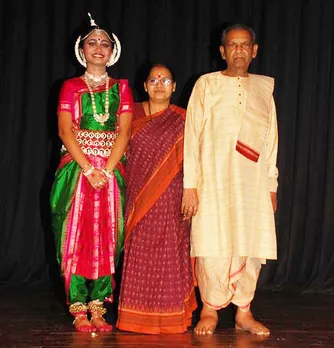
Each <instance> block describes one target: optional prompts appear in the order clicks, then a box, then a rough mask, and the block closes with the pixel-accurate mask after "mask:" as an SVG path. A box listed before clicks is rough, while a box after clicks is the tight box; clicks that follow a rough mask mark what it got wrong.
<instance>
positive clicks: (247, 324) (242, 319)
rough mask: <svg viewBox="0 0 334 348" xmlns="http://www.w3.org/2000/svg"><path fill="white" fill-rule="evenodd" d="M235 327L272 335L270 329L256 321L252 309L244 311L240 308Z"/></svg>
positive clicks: (262, 334) (261, 334)
mask: <svg viewBox="0 0 334 348" xmlns="http://www.w3.org/2000/svg"><path fill="white" fill-rule="evenodd" d="M235 328H236V329H237V330H244V331H248V332H250V333H252V334H255V335H260V336H269V335H270V331H269V329H268V328H267V327H265V326H264V325H263V324H261V323H260V322H258V321H256V320H255V319H254V317H253V314H252V312H251V311H250V310H249V311H247V312H243V311H242V310H240V309H239V308H238V310H237V314H236V316H235Z"/></svg>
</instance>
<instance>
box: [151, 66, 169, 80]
mask: <svg viewBox="0 0 334 348" xmlns="http://www.w3.org/2000/svg"><path fill="white" fill-rule="evenodd" d="M150 77H157V78H158V79H161V78H162V77H168V78H170V79H171V78H172V75H171V73H170V72H169V70H168V69H166V68H159V67H158V68H153V69H152V70H151V73H150Z"/></svg>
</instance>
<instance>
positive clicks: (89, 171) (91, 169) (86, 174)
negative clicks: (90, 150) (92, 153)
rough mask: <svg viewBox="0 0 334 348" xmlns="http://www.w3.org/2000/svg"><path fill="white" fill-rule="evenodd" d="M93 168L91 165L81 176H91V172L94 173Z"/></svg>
mask: <svg viewBox="0 0 334 348" xmlns="http://www.w3.org/2000/svg"><path fill="white" fill-rule="evenodd" d="M94 169H95V168H94V166H93V165H92V166H91V167H90V168H89V169H88V170H87V171H86V172H82V174H83V175H84V176H88V175H90V174H92V173H93V171H94Z"/></svg>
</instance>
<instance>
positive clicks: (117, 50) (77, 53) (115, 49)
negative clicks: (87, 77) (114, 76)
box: [74, 13, 121, 68]
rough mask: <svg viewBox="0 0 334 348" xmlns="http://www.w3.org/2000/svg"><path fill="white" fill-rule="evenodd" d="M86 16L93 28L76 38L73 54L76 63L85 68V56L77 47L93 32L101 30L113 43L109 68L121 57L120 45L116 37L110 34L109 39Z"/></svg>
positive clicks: (91, 19) (90, 17) (92, 20)
mask: <svg viewBox="0 0 334 348" xmlns="http://www.w3.org/2000/svg"><path fill="white" fill-rule="evenodd" d="M88 16H89V19H90V26H91V27H93V28H92V30H91V31H90V32H89V33H88V34H87V35H85V36H84V37H81V35H80V36H79V37H78V38H77V41H76V42H75V45H74V53H75V56H76V58H77V60H78V62H79V63H80V64H81V65H82V66H84V67H85V68H86V67H87V63H86V59H85V56H84V54H83V52H82V49H80V47H79V46H80V42H81V41H83V40H85V39H86V38H87V37H88V36H89V35H90V34H91V33H92V32H93V31H95V30H101V31H103V32H104V33H105V34H106V35H107V36H108V38H109V40H110V41H111V42H113V43H114V47H113V51H112V54H111V56H110V59H109V61H108V63H107V66H108V67H109V66H112V65H114V64H115V63H117V61H118V59H119V57H120V56H121V43H120V42H119V40H118V38H117V36H116V35H115V34H114V33H111V36H112V37H110V36H109V34H108V33H107V32H106V31H105V30H103V29H100V28H99V26H98V25H97V24H96V23H95V20H94V19H93V18H92V16H91V14H90V13H88Z"/></svg>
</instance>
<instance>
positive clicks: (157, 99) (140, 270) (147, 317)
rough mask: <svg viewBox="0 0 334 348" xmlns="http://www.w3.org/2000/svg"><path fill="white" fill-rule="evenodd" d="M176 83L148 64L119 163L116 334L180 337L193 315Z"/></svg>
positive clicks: (167, 72) (166, 72)
mask: <svg viewBox="0 0 334 348" xmlns="http://www.w3.org/2000/svg"><path fill="white" fill-rule="evenodd" d="M175 87H176V84H175V82H174V78H173V75H172V73H171V71H170V69H168V68H167V67H166V66H164V65H161V64H156V65H154V66H153V67H152V68H151V70H150V72H149V75H148V77H147V79H146V81H145V83H144V88H145V90H146V91H147V93H148V96H149V100H148V101H147V102H144V103H138V104H135V107H134V121H133V124H132V139H131V141H130V144H129V151H128V161H127V190H126V195H127V196H126V197H127V203H126V241H125V246H124V264H123V273H122V281H121V292H120V299H119V311H118V321H117V327H118V328H119V329H121V330H126V331H133V332H140V333H149V334H160V333H183V332H185V331H187V328H188V327H189V326H190V325H191V318H192V312H193V310H194V309H195V308H196V306H197V305H196V298H195V292H194V283H193V278H192V271H191V262H190V257H189V232H190V225H189V222H188V221H185V220H184V219H183V215H182V214H181V198H182V185H183V173H182V163H183V130H184V122H185V110H184V109H181V108H179V107H177V106H175V105H172V104H170V101H171V97H172V93H173V91H175Z"/></svg>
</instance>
